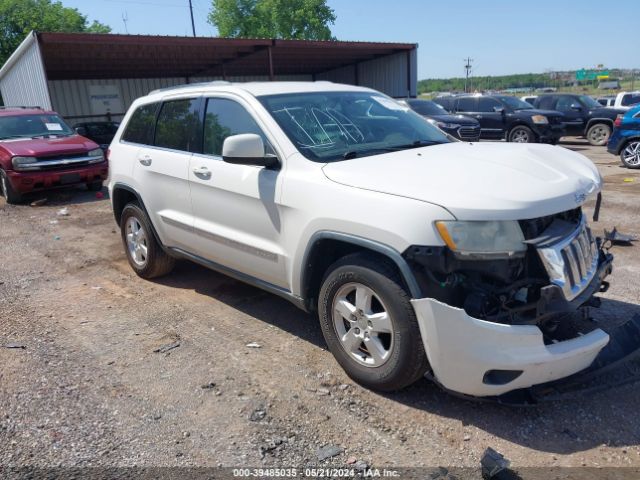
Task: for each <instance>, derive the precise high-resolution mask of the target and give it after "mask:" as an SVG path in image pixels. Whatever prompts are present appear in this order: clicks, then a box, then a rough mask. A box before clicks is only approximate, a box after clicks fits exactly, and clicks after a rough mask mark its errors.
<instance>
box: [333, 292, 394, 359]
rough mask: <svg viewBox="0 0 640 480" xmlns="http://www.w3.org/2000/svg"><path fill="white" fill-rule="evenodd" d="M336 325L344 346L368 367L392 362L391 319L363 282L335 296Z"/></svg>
mask: <svg viewBox="0 0 640 480" xmlns="http://www.w3.org/2000/svg"><path fill="white" fill-rule="evenodd" d="M332 319H333V325H334V328H335V330H336V333H337V335H338V339H339V341H340V345H341V346H342V348H343V349H344V350H345V351H346V352H347V354H349V356H350V357H351V358H353V359H354V360H356V361H357V362H358V363H360V364H361V365H364V366H366V367H379V366H381V365H383V364H384V363H386V362H387V360H389V358H390V357H391V352H392V350H393V346H394V334H393V325H392V322H391V316H390V314H389V312H388V310H387V308H386V307H385V305H384V304H383V303H382V300H381V299H380V298H379V297H378V296H377V295H376V293H375V292H374V291H373V290H372V289H371V288H369V287H367V286H366V285H363V284H361V283H355V282H354V283H347V284H345V285H343V286H342V287H341V288H340V289H339V290H338V291H337V292H336V294H335V296H334V298H333V304H332Z"/></svg>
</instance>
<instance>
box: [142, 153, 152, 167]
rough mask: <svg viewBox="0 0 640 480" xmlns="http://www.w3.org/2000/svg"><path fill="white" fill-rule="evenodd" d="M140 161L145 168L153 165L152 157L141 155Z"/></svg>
mask: <svg viewBox="0 0 640 480" xmlns="http://www.w3.org/2000/svg"><path fill="white" fill-rule="evenodd" d="M138 161H139V162H140V164H142V165H144V166H145V167H148V166H149V165H151V162H152V161H153V159H152V158H151V156H150V155H141V156H140V157H138Z"/></svg>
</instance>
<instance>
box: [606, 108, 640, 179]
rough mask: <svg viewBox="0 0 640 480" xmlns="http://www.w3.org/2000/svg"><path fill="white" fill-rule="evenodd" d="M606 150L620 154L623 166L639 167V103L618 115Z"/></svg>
mask: <svg viewBox="0 0 640 480" xmlns="http://www.w3.org/2000/svg"><path fill="white" fill-rule="evenodd" d="M607 151H608V152H609V153H612V154H614V155H620V160H622V164H623V165H624V166H625V167H627V168H640V105H638V106H636V107H634V108H632V109H631V110H629V111H627V113H625V114H624V115H622V114H621V115H619V116H618V118H617V119H616V121H615V122H614V128H613V133H612V134H611V138H610V139H609V143H608V144H607Z"/></svg>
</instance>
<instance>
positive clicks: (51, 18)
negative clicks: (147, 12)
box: [0, 0, 111, 65]
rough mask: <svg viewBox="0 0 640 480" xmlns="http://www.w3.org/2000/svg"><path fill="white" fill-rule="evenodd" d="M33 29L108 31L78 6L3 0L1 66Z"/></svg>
mask: <svg viewBox="0 0 640 480" xmlns="http://www.w3.org/2000/svg"><path fill="white" fill-rule="evenodd" d="M31 30H38V31H41V32H92V33H109V32H111V28H109V27H108V26H107V25H104V24H102V23H100V22H98V21H94V22H93V23H89V21H88V20H87V17H86V16H85V15H83V14H81V13H80V12H79V11H78V10H77V9H75V8H68V7H64V6H63V5H62V4H61V3H60V2H58V1H52V0H0V65H3V64H4V62H5V61H6V60H7V58H9V56H10V55H11V54H12V53H13V51H14V50H15V49H16V48H17V46H18V45H20V42H22V40H24V38H25V37H26V35H27V34H28V33H29V32H30V31H31Z"/></svg>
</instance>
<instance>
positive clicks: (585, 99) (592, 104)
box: [580, 95, 602, 108]
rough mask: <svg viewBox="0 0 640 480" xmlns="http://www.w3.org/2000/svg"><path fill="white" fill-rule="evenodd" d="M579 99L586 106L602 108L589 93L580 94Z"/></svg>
mask: <svg viewBox="0 0 640 480" xmlns="http://www.w3.org/2000/svg"><path fill="white" fill-rule="evenodd" d="M580 101H581V102H582V104H583V105H586V106H587V107H588V108H602V105H600V104H599V103H598V102H596V101H595V100H594V99H593V98H591V97H590V96H589V95H580Z"/></svg>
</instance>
